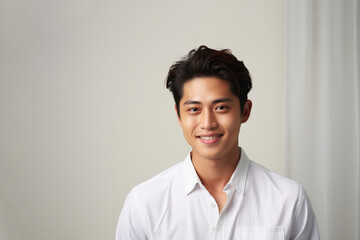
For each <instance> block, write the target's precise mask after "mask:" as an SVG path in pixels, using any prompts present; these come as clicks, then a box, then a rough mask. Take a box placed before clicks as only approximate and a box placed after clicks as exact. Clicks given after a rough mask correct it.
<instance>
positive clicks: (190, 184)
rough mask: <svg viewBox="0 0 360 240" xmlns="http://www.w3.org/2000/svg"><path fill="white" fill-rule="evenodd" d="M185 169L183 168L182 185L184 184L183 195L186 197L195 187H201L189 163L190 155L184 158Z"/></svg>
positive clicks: (192, 166) (190, 162)
mask: <svg viewBox="0 0 360 240" xmlns="http://www.w3.org/2000/svg"><path fill="white" fill-rule="evenodd" d="M184 164H185V167H184V184H185V193H186V195H188V194H189V193H190V192H192V190H194V188H195V186H196V185H201V184H202V183H201V180H200V178H199V176H198V175H197V173H196V170H195V168H194V165H193V164H192V161H191V156H190V153H189V154H188V155H187V157H186V158H185V163H184Z"/></svg>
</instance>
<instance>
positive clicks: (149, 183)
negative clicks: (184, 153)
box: [131, 161, 184, 200]
mask: <svg viewBox="0 0 360 240" xmlns="http://www.w3.org/2000/svg"><path fill="white" fill-rule="evenodd" d="M183 168H184V161H182V162H179V163H177V164H175V165H173V166H171V167H170V168H168V169H166V170H164V171H162V172H160V173H158V174H156V175H155V176H153V177H151V178H150V179H148V180H146V181H144V182H142V183H140V184H138V185H136V186H135V187H133V189H132V190H131V193H132V194H135V195H136V196H137V198H139V199H143V200H144V199H147V200H151V199H152V198H156V196H159V195H162V194H163V193H164V192H165V191H169V190H170V189H171V188H181V187H182V186H181V183H182V181H181V178H182V176H183V174H182V173H183Z"/></svg>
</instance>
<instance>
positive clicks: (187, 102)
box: [184, 98, 233, 105]
mask: <svg viewBox="0 0 360 240" xmlns="http://www.w3.org/2000/svg"><path fill="white" fill-rule="evenodd" d="M232 101H233V100H232V99H230V98H219V99H216V100H214V101H212V103H213V104H216V103H222V102H232ZM190 104H201V102H199V101H194V100H188V101H186V102H184V105H190Z"/></svg>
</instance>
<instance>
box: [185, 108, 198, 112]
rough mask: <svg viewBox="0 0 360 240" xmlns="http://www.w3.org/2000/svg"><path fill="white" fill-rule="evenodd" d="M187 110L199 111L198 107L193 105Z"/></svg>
mask: <svg viewBox="0 0 360 240" xmlns="http://www.w3.org/2000/svg"><path fill="white" fill-rule="evenodd" d="M188 111H189V112H197V111H199V109H198V108H195V107H193V108H189V109H188Z"/></svg>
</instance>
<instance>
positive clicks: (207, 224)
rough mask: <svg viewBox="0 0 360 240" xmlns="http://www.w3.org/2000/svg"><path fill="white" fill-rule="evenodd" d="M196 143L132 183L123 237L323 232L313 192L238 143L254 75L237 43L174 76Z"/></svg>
mask: <svg viewBox="0 0 360 240" xmlns="http://www.w3.org/2000/svg"><path fill="white" fill-rule="evenodd" d="M166 87H167V88H168V89H170V91H171V92H172V93H173V96H174V100H175V110H176V113H177V116H178V121H179V124H180V126H181V128H182V130H183V133H184V137H185V139H186V141H187V142H188V143H189V144H190V146H191V147H192V151H191V152H190V153H189V155H188V156H187V157H186V159H185V161H183V162H181V163H178V164H177V165H175V166H173V167H172V168H170V169H168V170H166V171H164V172H162V173H160V174H159V175H157V176H155V177H153V178H151V179H150V180H148V181H146V182H144V183H141V184H140V185H138V186H136V187H135V188H133V189H132V191H131V192H130V193H129V195H128V196H127V198H126V200H125V204H124V207H123V210H122V212H121V214H120V218H119V222H118V226H117V231H116V240H132V239H144V240H145V239H149V240H150V239H151V240H192V239H193V240H202V239H253V240H265V239H266V240H269V239H274V240H275V239H276V240H279V239H302V240H312V239H313V240H315V239H319V233H318V229H317V223H316V219H315V216H314V212H313V210H312V208H311V205H310V202H309V200H308V198H307V196H306V193H305V192H304V190H303V189H302V188H301V186H300V185H299V184H297V183H295V182H294V181H292V180H289V179H287V178H284V177H282V176H279V175H277V174H275V173H273V172H271V171H269V170H268V169H266V168H264V167H262V166H260V165H258V164H256V163H255V162H253V161H251V160H249V159H248V157H247V156H246V154H245V152H244V150H243V149H242V148H240V147H239V145H238V135H239V132H240V126H241V124H242V123H245V122H246V121H247V120H248V118H249V116H250V112H251V107H252V103H251V101H250V100H248V99H247V94H248V92H249V91H250V89H251V87H252V83H251V78H250V75H249V72H248V70H247V69H246V67H245V65H244V64H243V62H241V61H238V60H237V59H236V57H235V56H233V55H232V54H231V52H230V51H229V50H221V51H217V50H213V49H210V48H207V47H205V46H201V47H199V48H198V49H197V50H192V51H190V53H189V54H188V55H187V56H186V57H185V58H184V59H182V60H180V61H178V62H176V63H175V64H173V65H172V66H171V68H170V71H169V74H168V76H167V80H166Z"/></svg>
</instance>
